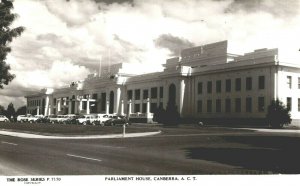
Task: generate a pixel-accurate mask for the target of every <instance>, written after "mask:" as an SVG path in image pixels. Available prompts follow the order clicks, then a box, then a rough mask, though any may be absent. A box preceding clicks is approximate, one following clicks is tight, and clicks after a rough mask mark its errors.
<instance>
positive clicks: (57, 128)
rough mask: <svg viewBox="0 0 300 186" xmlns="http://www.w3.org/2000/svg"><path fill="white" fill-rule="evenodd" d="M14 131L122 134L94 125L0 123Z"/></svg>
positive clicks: (131, 128)
mask: <svg viewBox="0 0 300 186" xmlns="http://www.w3.org/2000/svg"><path fill="white" fill-rule="evenodd" d="M1 129H5V130H13V131H17V132H26V133H39V134H56V135H61V134H64V135H99V134H120V133H122V132H123V127H122V126H104V127H101V126H92V125H85V126H84V125H63V124H35V123H33V124H31V123H0V130H1ZM154 131H157V129H154V128H150V129H149V128H145V127H137V126H133V125H132V126H127V127H126V133H137V132H154Z"/></svg>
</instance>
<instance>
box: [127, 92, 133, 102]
mask: <svg viewBox="0 0 300 186" xmlns="http://www.w3.org/2000/svg"><path fill="white" fill-rule="evenodd" d="M127 99H128V100H131V99H132V90H127Z"/></svg>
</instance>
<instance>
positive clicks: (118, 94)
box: [114, 87, 121, 113]
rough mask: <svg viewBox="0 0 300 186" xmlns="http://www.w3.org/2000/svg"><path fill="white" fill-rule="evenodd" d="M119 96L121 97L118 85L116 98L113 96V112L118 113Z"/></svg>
mask: <svg viewBox="0 0 300 186" xmlns="http://www.w3.org/2000/svg"><path fill="white" fill-rule="evenodd" d="M120 97H121V88H120V87H118V88H117V93H116V98H115V106H114V107H115V108H114V113H119V106H120Z"/></svg>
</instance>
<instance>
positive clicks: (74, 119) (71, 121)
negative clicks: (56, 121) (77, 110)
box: [63, 114, 79, 124]
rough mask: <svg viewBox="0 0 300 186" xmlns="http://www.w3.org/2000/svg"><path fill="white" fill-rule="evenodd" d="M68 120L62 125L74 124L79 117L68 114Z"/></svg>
mask: <svg viewBox="0 0 300 186" xmlns="http://www.w3.org/2000/svg"><path fill="white" fill-rule="evenodd" d="M67 116H68V118H67V119H66V120H64V121H63V123H64V124H76V119H78V118H79V115H75V114H68V115H67Z"/></svg>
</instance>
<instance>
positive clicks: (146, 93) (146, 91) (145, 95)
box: [143, 90, 149, 99]
mask: <svg viewBox="0 0 300 186" xmlns="http://www.w3.org/2000/svg"><path fill="white" fill-rule="evenodd" d="M148 94H149V92H148V90H143V99H147V98H149V95H148Z"/></svg>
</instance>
